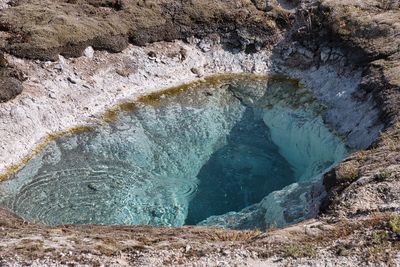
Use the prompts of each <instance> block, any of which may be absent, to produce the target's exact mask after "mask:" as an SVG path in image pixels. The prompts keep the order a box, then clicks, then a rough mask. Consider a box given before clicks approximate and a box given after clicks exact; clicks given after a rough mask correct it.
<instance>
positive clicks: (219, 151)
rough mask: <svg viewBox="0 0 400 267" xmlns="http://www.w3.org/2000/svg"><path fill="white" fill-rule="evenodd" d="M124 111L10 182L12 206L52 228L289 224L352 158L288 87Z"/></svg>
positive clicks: (251, 85)
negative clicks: (318, 186) (326, 176)
mask: <svg viewBox="0 0 400 267" xmlns="http://www.w3.org/2000/svg"><path fill="white" fill-rule="evenodd" d="M121 107H122V108H121V109H122V111H121V112H120V113H118V114H116V113H115V112H109V113H108V114H106V117H108V121H109V122H107V123H103V124H102V125H101V126H98V127H95V128H94V129H93V130H91V131H86V132H81V133H75V134H71V135H68V136H60V137H58V138H57V139H55V140H54V141H51V142H50V143H48V144H47V145H46V147H45V148H44V149H43V150H42V151H41V152H40V153H39V154H38V155H37V156H35V157H34V158H33V159H32V160H31V161H30V162H29V163H28V164H27V165H25V166H24V167H23V168H22V169H21V170H20V171H18V172H17V173H15V174H13V175H12V176H11V177H10V178H9V179H8V180H7V181H5V182H3V183H1V184H0V204H1V206H3V207H6V208H9V209H11V210H13V211H14V212H16V213H17V214H19V215H20V216H22V217H24V218H25V219H26V220H29V221H32V222H40V223H44V224H49V225H59V224H145V225H163V226H182V225H195V224H201V225H219V226H226V227H232V225H234V226H233V227H234V228H254V227H260V226H268V225H271V224H275V225H277V226H280V225H285V224H288V223H291V222H296V221H298V220H301V219H303V218H305V217H307V211H306V210H305V208H304V207H306V206H307V205H306V204H304V205H303V204H302V203H307V201H308V202H310V200H309V199H307V192H308V191H307V190H311V188H312V186H313V185H314V184H315V183H318V182H319V181H320V180H321V175H322V174H323V173H324V172H325V171H327V170H328V169H329V168H331V167H332V166H334V165H335V164H337V163H338V162H339V161H340V160H341V159H343V157H344V156H345V155H346V154H347V150H346V145H345V143H344V141H343V140H342V139H341V138H339V137H338V136H337V135H336V134H335V133H334V132H333V131H332V130H331V129H330V128H329V127H328V126H327V125H326V124H325V123H324V121H323V119H322V115H323V113H324V112H325V107H324V105H323V104H322V103H319V102H318V101H317V99H316V98H315V97H314V96H313V95H312V94H311V93H310V92H309V91H308V90H307V89H306V88H304V87H302V86H300V85H299V84H298V82H297V81H295V80H291V79H286V78H282V77H270V78H269V79H267V78H260V77H258V78H252V79H249V78H246V79H243V78H240V79H225V80H220V81H218V82H215V81H214V82H203V83H200V84H198V85H196V86H184V87H181V88H174V89H171V90H169V91H165V92H164V93H159V94H153V95H149V96H147V97H143V98H141V99H140V100H139V101H137V102H135V103H134V104H125V105H123V106H121ZM127 107H129V108H127ZM111 117H112V118H111ZM299 189H300V191H299ZM293 190H294V191H293ZM293 192H297V193H293ZM299 192H301V193H299ZM282 199H285V205H283V204H282V203H283V202H282ZM288 199H289V200H288ZM287 203H293V205H294V206H295V207H296V209H295V210H291V209H292V207H288V206H287V205H288V204H287ZM302 205H303V206H304V207H303V206H302ZM233 222H235V223H236V224H235V223H233Z"/></svg>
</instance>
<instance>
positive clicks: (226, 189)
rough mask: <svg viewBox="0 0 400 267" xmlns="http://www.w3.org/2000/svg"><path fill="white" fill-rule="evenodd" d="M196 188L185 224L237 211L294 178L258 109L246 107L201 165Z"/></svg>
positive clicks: (289, 182) (291, 181)
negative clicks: (217, 147) (238, 119)
mask: <svg viewBox="0 0 400 267" xmlns="http://www.w3.org/2000/svg"><path fill="white" fill-rule="evenodd" d="M197 178H198V179H199V181H200V184H199V186H198V191H197V193H196V195H195V196H194V198H193V199H192V200H191V202H190V204H189V211H188V216H187V219H186V222H185V224H188V225H193V224H196V223H198V222H200V221H202V220H204V219H206V218H208V217H210V216H212V215H219V214H224V213H226V212H229V211H239V210H241V209H243V208H245V207H247V206H249V205H251V204H254V203H257V202H259V201H261V200H262V199H263V197H265V196H266V195H268V194H269V193H270V192H272V191H275V190H278V189H280V188H283V187H285V186H286V185H289V184H291V183H293V182H294V181H295V178H294V173H293V171H292V169H291V166H290V164H289V163H288V162H287V161H286V160H285V159H284V158H283V157H282V156H281V155H280V154H279V151H278V147H277V146H276V145H275V144H274V143H273V142H272V140H271V137H270V134H269V129H268V127H267V126H266V125H265V123H264V122H263V120H262V117H261V112H260V111H257V110H256V109H252V108H247V110H246V111H245V112H244V114H243V117H242V119H241V120H240V121H239V122H238V123H237V124H236V125H235V127H233V129H232V131H231V132H230V134H229V135H228V137H227V144H226V145H225V146H224V147H222V148H221V149H219V150H217V151H216V152H215V153H214V154H213V155H212V156H211V157H210V159H209V160H208V162H207V163H206V164H205V165H204V166H203V167H202V168H201V170H200V172H199V174H198V176H197Z"/></svg>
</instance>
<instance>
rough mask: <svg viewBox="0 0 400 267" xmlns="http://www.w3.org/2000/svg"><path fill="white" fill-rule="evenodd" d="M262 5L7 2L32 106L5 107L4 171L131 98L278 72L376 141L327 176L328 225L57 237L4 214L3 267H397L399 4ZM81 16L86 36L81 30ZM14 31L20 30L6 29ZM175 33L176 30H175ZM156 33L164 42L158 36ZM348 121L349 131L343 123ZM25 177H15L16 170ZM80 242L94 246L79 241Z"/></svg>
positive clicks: (10, 48) (352, 134)
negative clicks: (375, 266) (30, 265)
mask: <svg viewBox="0 0 400 267" xmlns="http://www.w3.org/2000/svg"><path fill="white" fill-rule="evenodd" d="M68 2H69V3H68ZM255 2H256V5H253V4H252V3H251V2H250V1H217V2H216V1H212V2H206V1H190V2H182V3H181V4H179V5H178V4H176V2H175V1H174V3H172V2H171V3H170V2H168V1H155V2H152V3H150V2H147V1H143V3H142V2H140V3H139V2H138V3H137V4H136V3H135V5H133V4H132V3H133V2H131V1H85V2H81V1H57V2H54V1H53V2H51V3H49V5H47V6H46V7H45V5H44V4H43V5H42V3H43V2H39V1H11V2H10V3H9V5H4V7H6V9H3V10H2V11H1V12H0V13H1V14H0V21H2V27H1V29H2V30H3V31H2V36H5V38H4V39H3V42H2V47H3V50H4V51H5V52H8V53H11V55H10V54H6V55H5V58H6V60H7V61H8V63H7V66H6V68H10V66H12V67H13V68H17V69H19V70H22V71H23V72H24V73H25V75H26V76H27V77H28V80H27V81H25V82H23V83H22V86H23V88H24V91H23V92H22V94H20V95H18V96H17V97H16V98H15V99H13V100H11V101H8V102H6V103H3V104H1V106H0V111H1V114H2V116H1V131H2V132H1V136H2V138H1V140H0V141H1V143H0V144H1V145H0V148H1V162H2V167H3V170H5V168H6V167H7V166H11V165H12V164H13V163H15V162H24V161H26V159H27V158H26V156H27V155H29V154H30V153H31V151H32V150H34V148H35V147H36V145H37V144H38V143H40V142H41V141H43V138H46V136H48V134H52V133H55V132H57V131H63V130H67V129H69V128H71V127H74V126H78V125H81V124H82V123H83V124H95V125H96V124H101V123H102V118H101V114H102V111H104V109H105V108H106V107H110V106H112V105H115V104H117V103H118V102H120V101H123V100H124V99H132V98H135V97H138V96H139V95H142V94H146V93H149V92H151V91H155V90H160V89H162V88H166V87H170V86H174V85H178V84H181V83H182V82H190V81H193V80H194V79H197V78H198V77H201V76H203V75H210V74H213V73H218V72H252V73H263V74H266V73H270V72H279V73H283V74H287V75H290V76H292V77H298V78H300V79H301V81H302V82H303V83H304V84H306V85H308V86H309V87H310V88H311V89H313V90H314V92H315V93H316V95H317V96H318V93H319V97H320V98H321V99H322V100H324V101H325V102H327V103H328V104H329V103H330V105H331V110H332V112H331V113H330V114H327V115H326V117H325V120H326V121H328V122H329V123H331V124H333V125H334V126H335V127H336V128H337V129H339V131H340V132H341V133H342V134H345V135H347V136H348V137H349V139H350V140H354V144H353V145H354V146H355V147H356V146H358V148H362V149H366V146H368V145H369V143H370V141H373V140H374V139H375V137H378V135H379V138H378V140H377V141H375V142H374V143H373V145H372V146H370V147H369V149H366V150H362V151H360V152H357V153H355V154H353V155H351V156H350V157H349V158H347V159H346V160H345V161H344V162H342V163H341V164H340V165H339V166H338V167H337V168H335V169H334V170H332V171H330V172H329V173H328V174H327V175H325V177H324V186H325V188H326V189H327V193H328V196H327V198H326V199H325V201H324V202H323V205H322V208H321V212H322V214H321V216H320V218H319V219H318V221H316V222H315V221H313V222H310V221H306V222H303V223H301V224H299V225H296V226H294V227H291V228H286V229H282V230H278V231H269V232H267V233H259V232H257V231H250V232H235V231H228V230H221V229H212V228H183V229H182V228H177V229H176V228H171V229H167V230H165V229H160V228H149V227H145V228H140V227H130V228H125V227H122V228H120V227H115V228H112V227H111V228H110V227H96V226H91V227H90V228H88V227H82V226H68V227H58V228H49V227H45V226H40V225H35V224H23V222H22V220H21V219H19V218H16V217H15V215H12V214H10V213H8V212H5V211H4V212H3V213H2V216H1V219H2V223H1V224H2V227H3V229H4V231H2V232H1V237H2V240H3V241H2V242H3V244H5V248H4V250H1V254H0V255H1V257H2V258H3V259H4V260H5V263H6V264H7V263H8V264H10V265H14V264H17V263H20V264H21V263H22V262H23V261H30V262H34V264H37V265H43V264H47V265H52V264H53V265H54V264H56V263H57V262H58V263H63V264H68V263H69V262H71V263H78V264H83V263H85V262H86V263H88V264H91V263H96V262H108V263H110V264H120V265H122V264H139V265H149V266H151V265H156V264H165V265H185V264H192V263H198V264H208V265H224V264H225V265H231V264H233V263H237V264H249V265H255V264H270V265H273V264H275V265H288V264H289V265H291V264H292V265H295V264H302V263H304V264H311V265H317V264H324V263H325V264H339V265H348V266H351V265H353V266H359V265H364V264H366V263H381V264H387V265H389V264H399V247H398V244H399V242H398V240H399V235H400V233H399V230H398V229H399V228H400V227H399V221H400V219H399V215H398V211H399V208H400V207H399V206H400V199H399V196H400V194H399V192H400V184H399V173H400V170H399V168H400V166H399V162H400V159H399V158H398V157H399V149H400V147H399V144H400V126H399V125H400V122H399V118H400V117H399V108H398V106H399V99H400V95H399V90H400V80H399V78H398V77H399V75H398V74H399V73H400V63H399V62H400V56H399V53H400V52H399V42H400V41H399V40H400V38H399V36H400V28H399V27H400V25H399V16H400V11H399V3H398V1H375V0H368V1H362V2H361V1H357V2H354V1H346V0H331V1H327V0H321V1H298V2H297V1H295V2H294V4H295V7H294V5H293V3H292V2H291V3H290V4H292V5H286V4H287V3H286V1H279V2H272V1H271V2H268V5H266V6H264V4H263V3H261V1H260V2H259V1H255ZM288 2H289V1H288ZM58 7H61V8H60V10H61V14H58V13H57V11H56V8H58ZM78 7H83V8H81V9H80V8H78ZM178 7H179V8H178ZM271 7H272V9H271ZM168 8H169V9H168ZM57 10H58V9H57ZM199 10H201V11H202V12H201V13H198V12H199ZM204 10H211V12H204ZM139 11H143V13H142V12H139ZM15 14H18V16H16V15H15ZM49 14H50V15H49ZM132 14H136V15H137V16H131V15H132ZM169 14H174V15H176V14H183V15H182V17H179V16H169ZM168 16H169V17H168ZM164 17H166V19H164V20H162V19H160V18H164ZM176 17H178V18H177V19H176V21H177V22H176V23H177V24H173V23H175V18H176ZM77 18H79V20H78V21H81V20H82V21H83V22H84V23H82V24H85V25H86V26H87V27H81V24H80V23H77V22H76V20H77ZM145 18H146V20H145ZM147 18H152V19H151V20H150V19H149V21H150V22H151V23H150V22H149V21H147ZM8 21H12V22H13V24H10V25H7V22H8ZM96 21H99V24H97V22H96ZM50 22H52V23H50ZM147 22H149V24H146V23H147ZM171 23H172V24H171ZM186 24H188V25H186ZM17 25H18V26H17ZM62 25H67V26H66V28H63V27H61V26H62ZM121 25H122V26H121ZM176 25H178V26H179V27H177V28H178V29H174V31H171V32H170V31H168V29H170V28H169V27H171V28H173V27H174V26H176ZM198 25H201V26H202V27H199V26H198ZM60 27H61V28H60ZM99 28H101V30H99ZM71 29H72V31H71ZM203 29H205V30H204V31H203ZM159 31H160V32H165V34H162V35H158V33H159ZM197 31H198V33H197ZM170 33H173V34H172V35H169V34H170ZM212 33H214V34H212ZM215 33H216V34H215ZM166 34H168V35H166ZM210 34H211V35H210ZM60 35H61V36H62V38H61V37H60ZM192 35H193V36H194V38H192V37H191V36H192ZM49 36H56V38H54V39H53V38H48V37H49ZM155 36H157V38H158V36H161V38H162V39H157V38H156V37H155ZM86 37H87V38H86ZM148 37H149V38H150V39H147V38H148ZM153 37H154V38H155V39H151V38H153ZM7 38H8V39H7ZM169 38H171V39H169ZM175 38H177V39H182V41H173V42H171V43H166V42H158V43H153V44H148V45H145V46H142V47H138V46H135V45H129V47H128V48H127V49H125V50H123V51H122V52H120V53H116V54H109V53H107V52H100V51H93V49H91V48H88V49H87V48H86V47H87V46H88V45H91V46H93V47H94V48H95V49H100V50H102V49H106V50H109V51H111V52H117V51H121V50H122V49H124V48H125V47H126V46H127V45H128V42H129V40H130V42H131V43H133V44H140V45H142V44H143V43H141V42H140V40H145V41H160V40H166V41H169V40H172V39H175ZM43 40H45V42H44V41H43ZM138 40H139V41H138ZM119 45H120V46H119ZM115 47H120V49H116V48H115ZM30 48H35V49H30ZM114 48H115V49H114ZM85 49H86V50H85ZM82 52H84V53H83V54H84V56H83V57H79V58H69V59H68V58H65V57H60V58H58V56H57V55H58V54H59V53H61V54H64V56H66V57H76V56H80V55H81V54H82ZM47 55H48V57H47ZM21 56H22V57H28V58H39V59H40V58H41V59H51V60H55V61H54V62H50V61H49V62H46V61H40V60H39V61H32V60H27V59H21V58H19V57H21ZM7 71H8V69H7ZM176 73H179V76H177V75H176ZM6 77H9V76H6ZM13 88H14V87H13ZM17 91H20V90H17ZM15 95H17V94H13V95H12V97H10V98H13V97H14V96H15ZM343 111H344V112H343ZM346 120H348V122H349V123H341V124H340V125H339V124H336V125H335V122H342V121H346ZM352 121H354V122H356V125H354V124H353V125H352V123H351V122H352ZM380 131H382V132H383V133H381V134H380ZM368 138H371V139H368ZM10 155H12V156H10ZM15 169H18V165H16V166H13V168H11V169H9V170H10V171H14V170H15ZM306 196H307V197H310V198H312V197H313V195H312V194H306ZM288 204H290V203H288ZM203 229H204V230H203ZM109 233H112V234H111V236H110V234H109ZM82 235H85V239H84V240H83V241H80V242H79V241H76V239H77V237H79V238H78V239H80V237H81V236H82ZM41 236H42V237H43V236H45V237H46V238H45V239H43V238H42V237H41ZM171 236H172V237H171ZM21 237H23V238H21ZM99 240H101V241H99ZM187 240H190V244H188V241H187ZM15 251H18V252H17V253H16V252H15ZM82 251H85V253H83V254H82V253H81V252H82ZM160 257H161V258H163V260H162V261H160V260H159V258H160Z"/></svg>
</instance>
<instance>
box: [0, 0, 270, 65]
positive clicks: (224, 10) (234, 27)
mask: <svg viewBox="0 0 400 267" xmlns="http://www.w3.org/2000/svg"><path fill="white" fill-rule="evenodd" d="M0 29H2V30H5V31H8V32H9V33H10V34H11V36H10V38H8V40H7V42H6V44H5V45H4V47H3V49H4V50H6V51H8V52H9V53H12V54H14V55H16V56H19V57H26V58H34V59H36V58H38V59H44V60H56V59H57V58H58V54H61V55H63V56H66V57H77V56H80V55H82V52H83V50H84V49H85V48H86V47H87V46H92V47H93V48H95V49H100V50H108V51H111V52H119V51H122V50H123V49H124V48H126V47H127V45H128V43H129V42H130V43H132V44H135V45H143V44H145V43H148V42H155V41H172V40H175V39H185V38H188V37H190V36H196V37H205V36H206V35H207V34H211V33H220V34H221V35H222V36H225V37H228V38H229V40H230V42H231V43H232V42H233V43H232V45H234V46H238V45H239V46H240V45H242V43H241V41H244V40H246V41H249V40H251V41H252V42H253V43H258V44H259V45H265V44H266V43H268V42H270V39H271V36H272V35H275V34H276V33H277V29H276V23H275V21H274V20H273V19H272V18H271V17H270V16H268V15H266V14H265V13H264V12H262V11H260V10H257V8H256V7H255V6H254V5H253V4H252V3H251V2H250V1H217V2H215V1H211V0H201V1H199V0H194V1H169V0H163V1H160V0H159V1H132V0H125V1H117V0H114V1H94V0H76V1H70V0H57V1H42V0H37V1H33V0H26V1H25V0H19V1H14V2H13V4H12V7H10V8H7V9H4V10H2V11H1V12H0ZM243 45H245V43H243Z"/></svg>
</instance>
